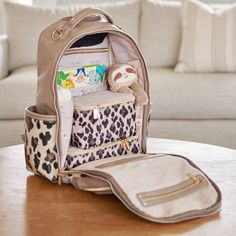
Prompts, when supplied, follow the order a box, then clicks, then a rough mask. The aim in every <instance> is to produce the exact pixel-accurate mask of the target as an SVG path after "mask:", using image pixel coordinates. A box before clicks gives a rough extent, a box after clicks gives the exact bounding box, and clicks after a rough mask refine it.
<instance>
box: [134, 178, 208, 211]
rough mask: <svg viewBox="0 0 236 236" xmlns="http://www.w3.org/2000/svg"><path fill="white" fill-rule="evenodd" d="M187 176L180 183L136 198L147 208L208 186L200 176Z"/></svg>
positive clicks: (144, 193) (138, 195) (140, 194)
mask: <svg viewBox="0 0 236 236" xmlns="http://www.w3.org/2000/svg"><path fill="white" fill-rule="evenodd" d="M187 175H188V179H187V180H185V181H183V182H181V183H178V184H176V185H173V186H171V187H167V188H163V189H159V190H154V191H149V192H143V193H138V194H137V197H138V199H139V201H140V202H141V204H142V205H143V206H145V207H149V206H154V205H158V204H163V203H165V202H168V201H171V200H174V199H177V198H181V197H183V196H186V195H188V194H191V193H193V192H195V191H197V190H198V189H200V188H202V187H204V186H206V185H207V184H208V183H207V181H206V179H205V178H204V177H203V176H202V175H192V174H187Z"/></svg>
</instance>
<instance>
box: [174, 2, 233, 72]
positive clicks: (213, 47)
mask: <svg viewBox="0 0 236 236" xmlns="http://www.w3.org/2000/svg"><path fill="white" fill-rule="evenodd" d="M182 11H183V12H182V14H183V35H182V43H181V50H180V55H179V63H178V64H177V66H176V68H175V71H176V72H234V71H236V5H235V4H234V5H230V6H228V7H227V8H221V9H219V8H218V9H214V8H212V7H210V6H208V5H207V4H204V3H202V2H199V1H197V0H183V1H182Z"/></svg>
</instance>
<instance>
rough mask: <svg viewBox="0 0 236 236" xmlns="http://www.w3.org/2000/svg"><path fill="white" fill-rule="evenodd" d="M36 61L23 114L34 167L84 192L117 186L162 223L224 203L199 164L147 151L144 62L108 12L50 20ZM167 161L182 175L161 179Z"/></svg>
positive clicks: (135, 207)
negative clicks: (32, 95) (32, 94)
mask: <svg viewBox="0 0 236 236" xmlns="http://www.w3.org/2000/svg"><path fill="white" fill-rule="evenodd" d="M37 64H38V86H37V99H36V106H31V107H28V108H27V109H26V112H25V159H26V166H27V169H28V170H30V171H31V172H33V173H34V174H37V175H41V176H44V177H46V178H47V179H49V180H50V181H52V182H58V183H70V184H73V185H74V186H75V187H76V188H79V189H82V190H86V191H93V192H96V193H100V194H101V193H104V194H105V193H112V192H113V193H114V194H115V195H116V196H117V197H118V198H119V199H120V200H121V201H122V202H123V203H124V204H125V205H126V206H127V207H128V208H129V209H130V210H131V211H133V212H135V213H136V214H138V215H140V216H141V217H143V218H146V219H149V220H152V221H156V222H176V221H180V220H185V219H189V218H196V217H200V216H205V215H209V214H213V213H214V212H217V211H218V210H219V208H220V200H221V195H220V191H219V189H218V188H217V186H216V185H215V184H214V183H213V182H212V181H211V180H210V179H209V178H208V177H207V176H206V175H205V174H204V173H203V172H202V171H200V170H199V169H198V168H197V167H196V166H195V165H194V164H193V163H191V162H190V161H189V160H187V159H185V158H182V157H179V156H176V155H168V154H152V155H148V154H146V135H147V127H148V120H149V116H150V99H149V83H148V75H147V69H146V65H145V62H144V59H143V56H142V54H141V53H140V51H139V48H138V46H137V45H136V43H135V42H134V41H133V39H132V38H131V37H130V36H128V35H127V34H126V33H124V32H123V31H122V30H121V29H120V28H119V27H118V26H116V25H115V24H114V23H113V21H112V18H111V16H109V15H108V14H107V13H105V12H104V11H102V10H100V9H92V8H88V9H84V10H82V11H80V12H79V13H77V14H76V15H75V16H73V17H66V18H63V19H61V20H59V21H57V22H55V23H53V24H51V25H50V26H48V27H47V28H46V29H45V30H44V31H43V32H42V33H41V35H40V38H39V42H38V63H37ZM171 166H175V175H176V177H175V178H172V177H168V178H165V179H163V172H162V171H165V176H168V175H167V174H168V173H169V174H171V172H172V168H170V167H171ZM160 180H161V181H160ZM159 184H160V186H159ZM201 194H204V196H205V199H201V197H200V195H201ZM169 203H170V204H172V205H171V207H168V206H167V205H168V204H169ZM182 203H183V205H181V204H182ZM165 209H166V210H167V209H168V210H167V211H165Z"/></svg>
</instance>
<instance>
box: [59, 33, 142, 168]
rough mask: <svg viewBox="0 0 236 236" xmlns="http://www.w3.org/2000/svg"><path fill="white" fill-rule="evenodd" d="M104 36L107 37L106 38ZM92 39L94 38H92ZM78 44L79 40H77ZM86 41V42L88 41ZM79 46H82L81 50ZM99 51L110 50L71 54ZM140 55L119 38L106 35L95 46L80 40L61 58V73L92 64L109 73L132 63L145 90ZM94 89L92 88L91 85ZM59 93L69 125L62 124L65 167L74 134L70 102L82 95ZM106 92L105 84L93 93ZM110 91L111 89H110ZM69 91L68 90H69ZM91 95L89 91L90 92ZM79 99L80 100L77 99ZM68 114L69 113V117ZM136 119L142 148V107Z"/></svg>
mask: <svg viewBox="0 0 236 236" xmlns="http://www.w3.org/2000/svg"><path fill="white" fill-rule="evenodd" d="M103 36H104V35H103ZM89 37H90V38H91V35H90V36H89ZM78 41H79V40H78ZM85 41H86V40H85ZM78 46H79V47H78ZM99 48H108V49H109V50H108V51H105V52H103V51H99V52H97V53H96V52H95V53H94V52H93V53H84V54H82V53H78V54H76V52H75V53H73V54H69V53H70V50H71V52H72V50H73V52H74V50H75V49H76V50H78V51H79V50H80V49H83V50H90V49H93V50H96V49H99ZM138 58H139V56H138V55H136V53H135V50H134V49H133V47H132V45H130V43H129V42H127V41H126V40H125V39H124V38H122V37H120V36H119V35H116V34H112V33H107V34H105V37H104V40H103V41H102V42H100V43H99V44H96V45H91V44H90V45H89V46H87V44H86V42H85V43H84V44H83V43H78V42H77V41H76V42H75V43H73V44H72V46H71V47H70V48H69V49H68V50H67V51H66V52H65V55H64V56H63V57H62V58H61V60H60V62H59V70H60V69H66V68H68V67H69V68H70V67H72V68H73V67H77V66H78V65H79V66H87V65H88V64H89V63H91V64H106V65H107V70H109V68H110V67H111V65H114V64H115V63H119V64H130V65H132V66H134V67H135V68H136V70H137V74H138V78H139V79H138V83H139V84H140V85H141V86H142V87H143V86H144V83H143V71H142V69H141V63H140V61H139V59H138ZM91 88H92V86H91ZM57 89H58V91H59V90H63V95H62V93H61V92H60V91H59V92H58V93H57V94H58V96H61V98H59V97H58V101H59V112H60V114H61V124H63V123H66V124H64V125H61V127H60V129H61V132H60V134H61V135H60V136H61V137H60V138H61V140H62V142H61V143H62V145H61V166H62V167H63V166H64V163H65V159H66V155H67V151H68V148H69V144H70V139H69V137H70V134H71V128H69V126H71V123H72V119H73V117H72V116H73V115H72V113H73V103H71V100H72V98H73V97H75V96H76V95H82V96H83V94H79V93H78V91H79V89H78V88H72V89H70V92H71V93H68V91H64V90H66V89H60V88H59V87H58V86H57ZM106 89H107V85H106V84H101V85H100V87H97V85H96V86H94V89H93V92H98V91H103V90H106ZM108 89H109V87H108ZM67 90H68V89H67ZM88 93H89V92H88ZM78 99H79V98H78ZM68 112H69V113H70V114H68ZM136 116H137V120H138V121H139V125H137V128H138V130H137V133H138V135H139V143H140V145H141V140H142V122H143V121H142V116H143V107H137V108H136Z"/></svg>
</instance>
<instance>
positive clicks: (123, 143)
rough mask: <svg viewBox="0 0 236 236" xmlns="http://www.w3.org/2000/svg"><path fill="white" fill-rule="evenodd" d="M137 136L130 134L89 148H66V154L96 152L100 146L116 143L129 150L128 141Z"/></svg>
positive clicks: (109, 145)
mask: <svg viewBox="0 0 236 236" xmlns="http://www.w3.org/2000/svg"><path fill="white" fill-rule="evenodd" d="M137 138H138V136H132V137H129V138H125V139H121V140H117V141H115V142H111V143H107V144H103V145H101V146H98V147H94V148H90V149H79V148H73V150H70V149H69V150H68V155H70V156H75V155H83V154H87V153H91V152H96V151H98V150H100V149H101V148H107V147H111V146H114V145H117V144H120V145H121V146H122V148H123V149H124V150H129V149H130V144H129V142H130V141H133V140H135V139H137ZM127 143H128V144H127Z"/></svg>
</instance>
